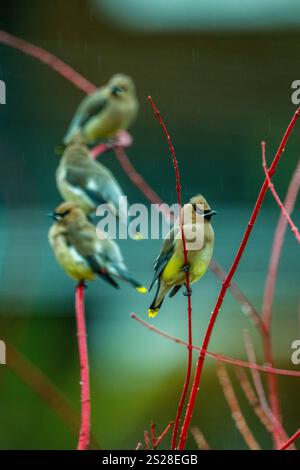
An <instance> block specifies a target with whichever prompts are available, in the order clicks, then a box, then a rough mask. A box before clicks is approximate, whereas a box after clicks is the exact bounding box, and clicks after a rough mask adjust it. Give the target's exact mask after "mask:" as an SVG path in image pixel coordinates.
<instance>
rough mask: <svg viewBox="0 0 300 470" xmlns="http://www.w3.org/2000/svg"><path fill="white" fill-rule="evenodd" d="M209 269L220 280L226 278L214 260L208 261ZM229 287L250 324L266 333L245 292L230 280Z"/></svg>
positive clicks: (263, 333)
mask: <svg viewBox="0 0 300 470" xmlns="http://www.w3.org/2000/svg"><path fill="white" fill-rule="evenodd" d="M210 269H211V271H212V272H213V273H214V274H215V275H216V276H217V277H218V278H219V279H221V280H222V281H223V280H224V279H225V278H226V272H225V271H224V269H223V268H222V267H221V266H220V265H219V264H218V263H217V262H216V260H212V261H211V262H210ZM229 289H230V291H231V293H232V295H233V297H234V298H235V300H236V302H237V303H238V304H239V305H240V307H241V309H242V311H243V313H244V314H245V315H247V316H248V317H249V319H250V320H251V322H252V324H253V325H254V326H255V327H256V328H257V329H258V330H259V332H260V333H261V334H262V335H265V334H266V329H265V325H264V323H263V321H262V319H261V316H260V314H259V312H258V311H257V309H256V308H255V307H254V306H253V305H252V303H251V302H250V300H249V299H248V298H247V297H246V296H245V294H244V293H243V292H242V291H241V290H240V288H239V287H238V286H237V284H236V283H235V282H231V283H230V286H229Z"/></svg>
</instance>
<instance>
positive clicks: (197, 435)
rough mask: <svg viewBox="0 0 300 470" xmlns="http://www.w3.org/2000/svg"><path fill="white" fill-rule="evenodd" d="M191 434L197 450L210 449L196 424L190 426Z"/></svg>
mask: <svg viewBox="0 0 300 470" xmlns="http://www.w3.org/2000/svg"><path fill="white" fill-rule="evenodd" d="M191 434H192V436H193V438H194V439H195V442H196V444H197V446H198V449H199V450H210V446H209V444H208V442H207V440H206V439H205V436H204V434H203V432H202V431H201V430H200V429H199V428H198V426H193V427H192V428H191Z"/></svg>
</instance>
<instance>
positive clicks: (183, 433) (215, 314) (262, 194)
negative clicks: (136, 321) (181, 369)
mask: <svg viewBox="0 0 300 470" xmlns="http://www.w3.org/2000/svg"><path fill="white" fill-rule="evenodd" d="M299 115H300V108H298V109H297V111H296V112H295V114H294V116H293V117H292V119H291V122H290V123H289V125H288V127H287V129H286V132H285V134H284V137H283V139H282V142H281V144H280V146H279V148H278V151H277V153H276V155H275V157H274V159H273V162H272V165H271V167H270V169H269V176H270V177H272V176H273V174H274V173H275V170H276V167H277V164H278V162H279V160H280V157H281V155H282V152H283V150H284V148H285V145H286V143H287V141H288V138H289V136H290V133H291V131H292V129H293V127H294V125H295V123H296V121H297V119H298V117H299ZM267 189H268V181H267V179H265V181H264V183H263V185H262V187H261V190H260V192H259V195H258V198H257V201H256V204H255V206H254V209H253V212H252V215H251V217H250V220H249V223H248V226H247V228H246V230H245V233H244V236H243V239H242V241H241V244H240V246H239V249H238V251H237V254H236V256H235V258H234V260H233V263H232V265H231V268H230V270H229V272H228V274H227V276H226V278H225V280H224V281H223V283H222V288H221V290H220V293H219V295H218V299H217V302H216V305H215V307H214V309H213V312H212V315H211V318H210V321H209V324H208V327H207V330H206V333H205V336H204V339H203V342H202V349H204V350H206V349H207V347H208V345H209V342H210V338H211V334H212V332H213V328H214V325H215V322H216V319H217V317H218V314H219V311H220V309H221V307H222V304H223V301H224V298H225V295H226V293H227V290H228V288H229V286H230V283H231V280H232V278H233V276H234V274H235V272H236V270H237V268H238V265H239V263H240V260H241V257H242V255H243V253H244V250H245V248H246V245H247V242H248V239H249V236H250V234H251V232H252V229H253V226H254V223H255V221H256V218H257V216H258V213H259V210H260V208H261V205H262V203H263V200H264V197H265V194H266V191H267ZM204 360H205V352H203V351H201V352H200V354H199V357H198V362H197V366H196V373H195V377H194V382H193V386H192V390H191V393H190V398H189V402H188V406H187V410H186V415H185V418H184V422H183V425H182V429H181V435H180V439H179V447H178V448H179V449H180V450H183V449H184V448H185V443H186V439H187V434H188V429H189V426H190V422H191V419H192V416H193V412H194V408H195V404H196V398H197V395H198V390H199V384H200V379H201V375H202V370H203V364H204Z"/></svg>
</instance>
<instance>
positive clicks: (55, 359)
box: [0, 0, 300, 449]
mask: <svg viewBox="0 0 300 470" xmlns="http://www.w3.org/2000/svg"><path fill="white" fill-rule="evenodd" d="M180 3H182V2H176V1H175V0H173V1H172V0H169V2H161V3H159V2H154V3H153V4H152V2H149V1H148V2H146V1H143V2H142V1H140V4H139V7H137V6H136V3H135V2H134V1H133V0H118V1H117V0H114V1H112V0H111V2H107V1H83V0H72V2H71V1H68V2H62V1H57V0H54V1H52V2H46V1H36V0H35V1H33V0H32V1H30V2H28V1H21V0H20V1H19V0H13V1H12V2H10V3H8V2H6V3H5V4H1V15H0V29H2V30H6V31H8V32H10V33H12V34H15V35H17V36H19V37H22V38H24V39H26V40H28V41H31V42H33V43H34V44H36V45H39V46H41V47H44V48H45V49H46V50H49V51H50V52H53V53H54V54H56V55H57V56H58V57H60V58H61V59H62V60H65V61H66V62H67V63H68V64H70V65H72V66H73V67H74V68H75V69H76V70H78V71H79V72H80V73H82V74H83V75H84V76H86V77H87V78H88V79H90V80H91V81H92V82H93V83H95V84H97V85H101V84H103V83H104V82H106V81H107V79H108V78H109V77H110V76H111V75H112V74H113V73H116V72H124V73H128V74H129V75H131V76H132V77H133V78H134V80H135V83H136V86H137V90H138V96H139V99H140V113H139V117H138V120H137V122H136V123H135V125H134V126H133V127H132V129H131V132H132V135H133V137H134V145H133V146H132V147H131V148H130V149H129V150H128V154H129V156H130V158H131V160H132V162H133V164H134V165H135V166H136V168H137V169H138V171H140V172H141V173H142V175H143V176H144V178H145V179H146V180H147V181H148V182H149V183H150V184H151V185H152V187H153V188H154V189H155V190H156V191H157V192H158V193H159V195H160V196H161V197H162V198H163V199H164V200H165V201H166V202H168V203H173V202H175V200H176V192H175V184H174V172H173V168H172V164H171V160H170V156H169V154H168V151H167V147H166V143H165V140H164V138H163V135H162V132H161V129H160V128H159V125H158V123H157V121H156V119H155V118H154V116H153V113H152V110H151V109H150V107H149V105H148V103H147V96H148V95H149V94H151V95H152V97H153V99H154V101H155V102H156V104H157V105H158V107H159V108H160V111H161V112H162V114H163V116H164V117H165V120H166V123H167V126H168V129H169V131H170V134H171V136H172V138H173V143H174V145H175V148H176V153H177V157H178V160H179V166H180V172H181V177H182V197H183V200H184V201H186V200H188V199H189V198H190V197H191V196H192V195H193V194H195V193H197V192H201V193H203V194H204V195H205V196H207V198H208V200H209V202H210V203H211V205H212V206H213V207H214V208H215V209H217V210H218V213H219V215H218V216H217V217H216V218H215V219H214V227H215V232H216V245H215V258H216V259H217V260H218V261H219V262H220V263H222V265H223V266H224V267H225V269H228V268H229V266H230V263H231V261H232V259H233V256H234V254H235V252H236V249H237V247H238V244H239V242H240V240H241V236H242V234H243V231H244V229H245V226H246V224H247V221H248V218H249V215H250V213H251V208H252V207H253V204H254V201H255V198H256V195H257V192H258V190H259V188H260V186H261V183H262V181H263V170H262V166H261V151H260V142H261V140H262V139H265V140H266V141H267V158H268V161H271V159H272V157H273V155H274V152H275V151H276V149H277V146H278V144H279V141H280V138H281V136H282V134H283V131H284V130H285V128H286V126H287V124H288V121H289V119H290V117H291V116H292V113H293V112H294V110H295V105H293V104H292V102H291V94H292V89H291V83H292V82H293V81H294V80H297V79H299V78H300V77H299V70H300V56H299V41H300V30H299V25H300V5H299V3H298V2H294V1H290V2H287V1H285V2H280V1H278V2H273V3H272V4H270V2H268V1H267V0H266V1H265V2H252V4H251V2H246V3H245V6H244V8H243V9H242V11H239V10H237V9H236V8H235V5H236V2H227V5H226V4H225V2H222V1H206V0H205V1H203V2H193V1H192V0H189V1H188V2H185V3H186V8H185V10H184V12H182V6H180ZM149 4H152V8H150V9H149ZM162 5H164V6H162ZM255 6H256V9H255ZM262 6H263V7H264V8H263V7H262ZM168 8H169V10H168ZM222 8H223V9H222ZM176 12H177V13H178V14H177V15H176ZM0 79H1V80H4V81H5V83H6V88H7V104H6V105H1V106H0V155H1V172H0V187H1V193H2V197H1V203H0V204H1V206H0V219H1V231H0V270H1V271H0V273H1V283H0V286H1V287H0V291H1V297H0V308H1V312H0V314H1V317H0V339H2V340H4V341H6V342H8V343H9V344H12V345H14V346H16V347H17V348H18V349H19V351H21V352H22V353H23V354H25V355H26V357H27V358H28V359H29V360H30V361H31V362H32V363H33V364H35V365H36V366H38V367H39V368H40V370H42V371H43V372H44V373H45V374H46V375H47V376H48V377H49V378H50V379H51V380H52V381H53V383H55V384H56V386H57V387H58V388H59V389H60V390H61V391H62V392H63V393H64V395H65V396H67V397H68V398H69V399H70V401H71V402H72V403H73V405H74V407H75V408H76V409H77V410H78V411H79V367H78V353H77V344H76V331H75V320H74V305H73V303H74V284H73V282H72V280H71V279H68V278H67V277H66V276H65V274H64V273H63V271H62V270H61V269H60V268H59V267H58V266H57V264H56V262H55V260H54V258H53V255H52V253H51V251H50V248H49V246H48V241H47V232H48V229H49V225H50V221H49V219H48V218H47V217H46V214H47V212H49V210H51V209H52V208H53V207H54V206H56V205H57V203H58V202H59V201H60V198H59V195H58V193H57V190H56V186H55V180H54V172H55V168H56V166H57V163H58V161H57V158H58V157H55V156H54V155H53V147H54V146H55V145H56V144H57V143H59V142H60V140H61V138H62V136H63V134H64V131H65V129H66V127H67V125H68V122H69V120H70V117H71V116H72V113H73V112H74V110H75V108H76V106H77V104H78V103H79V101H80V100H81V99H82V97H83V94H82V93H81V92H80V91H79V90H78V89H76V88H74V86H73V85H71V84H70V83H68V82H67V81H66V80H65V79H63V78H62V77H61V76H59V75H58V74H56V73H55V72H54V71H52V70H51V69H49V68H48V67H47V66H45V65H42V64H41V63H39V62H38V61H37V60H35V59H32V58H30V57H27V56H25V55H24V54H22V53H21V52H18V51H15V50H13V49H11V48H9V47H7V46H4V45H2V44H0ZM299 136H300V130H299V128H297V129H296V130H295V132H294V133H293V135H292V137H291V140H290V142H289V144H288V147H287V149H286V152H285V154H284V156H283V158H282V161H281V162H280V165H279V167H278V172H277V174H276V175H275V177H274V183H275V185H276V188H277V189H278V192H279V194H280V195H281V197H282V198H284V196H285V193H286V189H287V186H288V183H289V180H290V178H291V175H292V174H293V171H294V169H295V167H296V164H297V161H298V159H299V140H300V137H299ZM102 161H103V163H104V164H106V165H107V166H108V167H109V168H110V169H111V170H112V171H113V173H114V174H115V176H116V177H117V179H118V180H119V182H120V184H121V185H122V187H123V189H124V191H125V192H126V194H127V195H128V198H129V200H130V201H133V202H143V203H146V204H147V201H146V199H145V198H144V197H143V195H142V194H141V193H140V192H139V191H138V190H137V189H136V188H135V187H134V186H133V185H132V183H131V182H130V181H129V180H128V178H127V177H126V175H125V174H124V173H123V171H122V169H121V168H120V166H119V164H118V163H117V161H116V159H115V157H114V156H113V154H111V153H108V154H106V155H105V156H103V160H102ZM278 216H279V211H278V208H277V206H276V205H275V202H274V201H273V199H272V197H271V196H270V195H269V194H267V197H266V200H265V203H264V207H263V209H262V211H261V213H260V216H259V219H258V221H257V225H256V227H255V228H254V232H253V234H252V236H251V239H250V242H249V245H248V247H247V251H246V252H245V255H244V257H243V259H242V262H241V265H240V267H239V269H238V272H237V274H236V278H235V279H236V281H237V282H238V284H239V285H240V287H241V288H242V289H243V290H244V292H245V293H246V294H247V295H248V296H249V298H250V299H251V301H252V302H253V304H254V305H255V306H256V307H257V308H258V309H260V308H261V304H262V299H263V290H264V282H265V278H266V273H267V268H268V260H269V256H270V252H271V244H272V240H273V234H274V229H275V226H276V223H277V220H278ZM293 217H294V220H295V222H296V223H297V222H299V204H298V206H297V207H296V209H295V211H294V214H293ZM120 246H121V248H122V250H123V253H124V256H125V258H126V260H127V263H128V266H129V267H130V269H131V270H132V272H134V274H135V277H137V278H140V279H141V280H142V281H143V282H144V283H146V284H147V285H148V284H149V283H150V281H151V277H152V265H153V262H154V259H155V257H156V254H157V252H158V250H159V246H160V241H159V240H143V241H141V242H139V243H137V242H134V241H131V240H128V241H127V240H126V241H122V242H120ZM219 288H220V281H219V280H216V278H215V277H214V276H213V274H212V273H211V272H208V273H207V274H206V276H205V277H204V278H203V280H202V281H201V283H199V284H197V285H195V286H194V289H193V317H194V343H195V344H200V340H201V338H202V336H203V333H204V331H205V327H206V325H207V322H208V319H209V316H210V312H211V310H212V308H213V306H214V304H215V301H216V297H217V294H218V290H219ZM152 295H153V294H152V293H151V295H150V294H149V295H147V296H138V295H137V294H136V293H135V292H134V291H133V290H132V289H130V288H129V287H127V286H122V290H120V291H118V292H115V291H114V290H113V289H112V288H110V286H108V285H106V284H104V283H103V282H101V281H100V280H99V281H97V282H95V283H93V284H91V285H90V286H89V288H88V290H87V292H86V311H87V322H88V325H87V327H88V341H89V352H90V370H91V398H92V428H93V432H94V434H95V435H96V436H97V438H98V440H99V442H100V443H101V446H102V447H103V448H110V449H114V448H122V449H125V448H134V447H135V445H136V443H137V441H139V440H141V439H142V437H143V432H144V430H145V429H146V428H149V426H150V422H151V421H154V422H155V423H157V426H158V428H159V429H160V430H162V429H163V428H164V427H165V426H166V424H167V423H168V422H169V421H170V420H172V419H174V417H175V412H176V408H177V402H178V399H179V396H180V393H181V387H182V383H183V378H184V372H185V363H186V350H185V349H184V348H182V347H181V346H179V345H176V344H173V343H171V342H168V341H167V340H165V339H163V338H160V337H159V336H157V335H155V334H153V333H152V332H149V331H148V330H145V329H144V328H143V327H141V326H140V325H138V324H136V323H135V322H134V321H133V320H131V319H130V317H129V314H130V312H132V311H134V312H136V313H137V314H139V315H140V316H141V317H142V318H144V319H147V317H146V312H147V308H148V305H149V303H150V302H151V300H152ZM298 307H299V250H298V247H297V244H296V242H295V239H294V237H293V236H292V234H291V233H290V232H289V231H288V232H287V234H286V238H285V245H284V249H283V252H282V258H281V262H280V267H279V274H278V282H277V289H276V295H275V300H274V308H273V313H274V343H273V344H274V352H275V362H276V366H278V367H285V368H294V369H296V368H297V367H298V370H300V369H299V366H295V365H293V364H292V363H291V359H290V357H291V352H292V350H291V343H292V341H294V340H295V339H297V338H299V336H300V332H299V323H298V313H297V311H298ZM153 323H154V324H155V325H156V326H157V327H158V328H161V329H163V330H165V331H168V332H169V333H171V334H174V335H177V336H178V337H180V338H186V335H187V331H186V330H187V325H186V298H185V297H184V296H182V295H178V296H177V297H176V298H175V299H173V300H170V301H166V303H165V304H164V306H163V309H162V310H161V312H160V314H159V316H158V317H157V318H156V319H155V320H154V321H153ZM245 328H247V329H249V330H250V331H251V334H252V337H253V339H254V342H255V345H256V351H257V358H258V361H259V362H260V363H261V362H262V361H263V358H262V354H261V345H260V339H259V337H258V335H257V332H256V331H255V330H254V329H253V327H252V326H251V325H250V323H249V320H248V319H247V318H245V317H244V316H243V314H242V313H241V310H240V307H239V306H238V305H237V304H236V303H235V301H234V300H233V298H232V297H231V295H230V294H228V296H227V297H226V299H225V302H224V305H223V308H222V311H221V313H220V316H219V319H218V321H217V324H216V328H215V330H214V334H213V338H212V342H211V346H210V350H211V351H215V352H219V353H224V354H228V355H232V356H234V357H238V358H243V359H246V355H245V351H244V346H243V338H242V331H243V329H245ZM8 352H9V351H8ZM7 361H8V364H7V365H1V366H0V414H1V425H0V448H2V449H54V448H56V449H64V448H70V449H71V448H74V447H75V445H76V439H77V436H76V434H73V433H72V432H70V429H69V427H68V426H67V425H66V424H65V423H64V422H63V421H62V420H61V419H59V418H58V416H57V415H56V414H55V413H54V411H53V410H52V409H51V408H49V407H48V406H47V404H46V403H45V402H44V401H43V400H41V399H40V398H39V397H38V396H37V395H36V394H35V393H34V392H33V391H32V390H31V388H30V387H28V385H27V384H25V383H24V381H23V380H21V378H20V376H19V375H18V374H16V373H15V372H13V370H12V367H11V365H10V357H9V354H8V357H7ZM230 373H231V376H232V377H233V379H234V374H233V371H230ZM279 389H280V396H281V401H282V407H283V417H284V423H285V426H286V429H287V432H288V433H289V434H291V433H293V432H294V431H295V430H296V429H297V428H298V427H299V422H300V404H299V392H300V386H299V380H297V379H295V378H288V377H286V378H285V377H282V378H279ZM236 390H237V393H238V396H239V397H240V398H241V405H242V408H243V411H244V412H245V416H246V418H247V420H248V422H249V424H250V425H251V428H252V429H253V431H254V434H255V436H256V437H257V439H258V441H259V443H260V444H261V445H262V446H263V447H264V448H271V445H272V443H271V438H270V436H269V435H268V434H267V433H266V432H265V431H264V429H263V428H262V426H261V424H260V423H259V422H258V420H257V419H256V418H255V416H254V414H253V412H252V410H251V409H250V408H249V406H248V405H247V403H246V402H245V400H244V398H243V396H242V394H241V393H240V390H239V387H238V386H237V387H236ZM193 422H194V424H198V425H199V426H200V428H201V429H202V430H203V432H204V433H205V435H206V437H207V440H208V441H209V443H210V444H211V446H212V447H213V448H216V449H229V448H232V449H244V448H245V444H244V442H243V440H242V438H241V436H240V435H239V433H238V431H237V430H236V428H235V425H234V423H233V421H232V420H231V417H230V412H229V410H228V408H227V405H226V402H225V399H224V396H223V393H222V391H221V390H220V386H219V383H218V380H217V378H216V374H215V366H214V363H213V361H212V360H210V359H207V365H206V366H205V374H204V376H203V381H202V383H201V390H200V396H199V399H198V402H197V407H196V411H195V416H194V420H193ZM168 445H169V438H168V439H166V441H165V442H164V445H163V447H166V448H167V447H168ZM188 447H189V448H195V447H196V446H195V443H194V441H193V439H192V438H189V441H188Z"/></svg>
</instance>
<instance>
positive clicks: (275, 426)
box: [244, 330, 288, 443]
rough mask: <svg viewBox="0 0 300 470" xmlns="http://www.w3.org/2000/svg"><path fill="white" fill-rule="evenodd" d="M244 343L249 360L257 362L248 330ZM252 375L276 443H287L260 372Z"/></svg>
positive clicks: (252, 372) (245, 333)
mask: <svg viewBox="0 0 300 470" xmlns="http://www.w3.org/2000/svg"><path fill="white" fill-rule="evenodd" d="M244 343H245V348H246V352H247V356H248V360H249V361H250V362H256V356H255V351H254V346H253V342H252V340H251V336H250V334H249V332H248V331H247V330H245V331H244ZM251 374H252V379H253V384H254V387H255V390H256V392H257V396H258V399H259V403H260V405H261V407H262V409H263V410H264V412H265V413H266V415H267V416H268V418H269V419H270V421H271V423H272V435H273V439H274V443H279V442H281V439H282V440H283V441H285V440H286V439H287V437H288V436H287V434H286V432H285V430H284V428H283V426H282V424H281V422H280V421H279V420H278V419H277V418H276V416H274V414H273V412H272V410H270V407H269V404H268V402H267V399H266V395H265V391H264V387H263V384H262V381H261V378H260V375H259V373H258V371H257V370H255V369H252V370H251Z"/></svg>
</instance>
